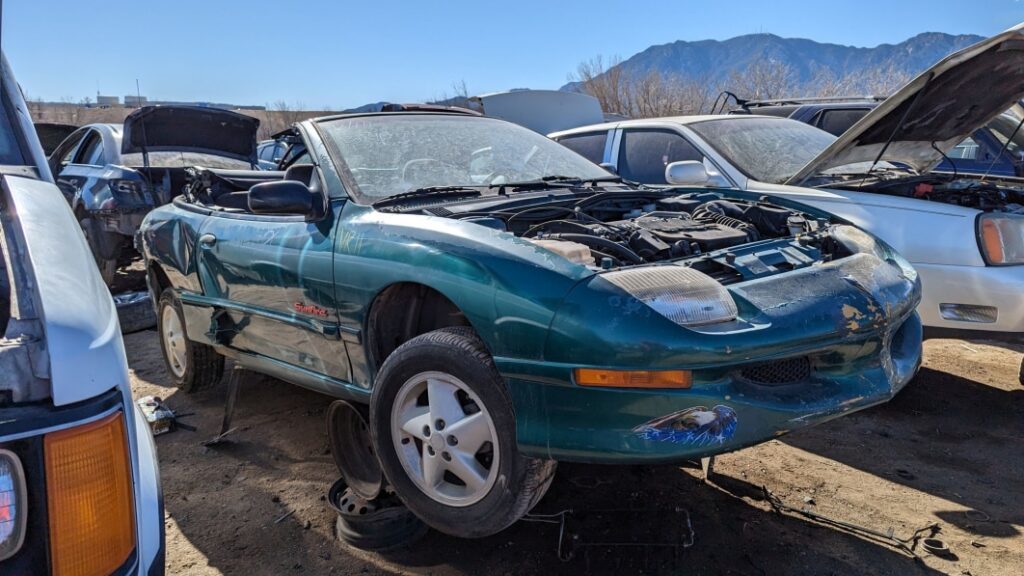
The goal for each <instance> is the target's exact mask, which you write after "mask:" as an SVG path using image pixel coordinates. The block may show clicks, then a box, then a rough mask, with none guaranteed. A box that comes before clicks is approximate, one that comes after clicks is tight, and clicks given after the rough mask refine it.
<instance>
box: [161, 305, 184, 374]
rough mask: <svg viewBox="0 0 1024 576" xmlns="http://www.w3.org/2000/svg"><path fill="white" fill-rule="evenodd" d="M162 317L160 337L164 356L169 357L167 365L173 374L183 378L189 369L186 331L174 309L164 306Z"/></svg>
mask: <svg viewBox="0 0 1024 576" xmlns="http://www.w3.org/2000/svg"><path fill="white" fill-rule="evenodd" d="M162 316H163V318H162V320H163V321H162V322H161V323H160V324H161V326H162V330H161V334H160V335H161V336H162V337H163V341H164V355H165V356H167V364H168V365H169V366H170V367H171V372H173V373H174V375H175V376H177V377H178V378H181V377H183V376H184V375H185V370H186V369H187V368H188V365H187V364H186V362H187V360H186V356H185V331H184V330H182V328H181V320H179V319H178V313H177V312H175V311H174V308H172V307H170V306H164V311H163V313H162Z"/></svg>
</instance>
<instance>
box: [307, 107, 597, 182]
mask: <svg viewBox="0 0 1024 576" xmlns="http://www.w3.org/2000/svg"><path fill="white" fill-rule="evenodd" d="M320 127H321V129H322V131H323V133H324V135H325V138H326V139H327V140H328V141H330V142H332V143H333V144H334V146H335V147H336V148H337V150H338V152H340V153H341V159H342V161H343V162H344V164H345V167H346V168H347V169H348V171H349V172H350V173H351V174H352V178H353V180H355V183H356V186H357V187H358V190H356V191H355V193H356V195H357V196H359V197H360V198H361V199H363V200H369V201H371V202H372V201H373V200H376V199H380V198H385V197H388V196H393V195H395V194H400V193H402V192H411V191H414V190H418V189H423V188H429V187H435V186H466V187H475V186H494V185H500V184H510V183H518V182H529V181H537V180H540V179H542V178H545V177H554V176H566V177H571V178H579V179H580V180H593V179H602V178H611V177H612V175H611V174H609V173H608V172H606V171H605V170H603V169H602V168H599V167H598V166H596V165H594V164H592V163H591V162H590V161H589V160H587V159H586V158H584V157H582V156H580V155H578V154H576V153H575V152H573V151H571V150H569V149H568V148H565V147H564V146H562V145H561V144H558V143H556V142H554V141H552V140H549V139H547V138H545V137H544V136H542V135H540V134H538V133H536V132H533V131H531V130H527V129H526V128H523V127H521V126H517V125H515V124H511V123H508V122H503V121H501V120H495V119H491V118H480V117H477V116H455V115H440V114H432V115H427V114H421V115H413V114H395V115H381V116H364V117H354V118H341V119H336V120H329V121H325V122H322V123H321V124H320Z"/></svg>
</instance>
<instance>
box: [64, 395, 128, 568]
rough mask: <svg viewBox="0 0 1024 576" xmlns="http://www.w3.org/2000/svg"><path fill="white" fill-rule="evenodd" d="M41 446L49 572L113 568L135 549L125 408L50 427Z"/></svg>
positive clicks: (126, 558) (120, 563) (117, 566)
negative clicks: (91, 419) (87, 420)
mask: <svg viewBox="0 0 1024 576" xmlns="http://www.w3.org/2000/svg"><path fill="white" fill-rule="evenodd" d="M44 451H45V454H46V497H47V501H48V502H47V508H48V509H49V519H50V558H51V560H52V562H53V575H54V576H86V575H93V574H110V573H111V572H113V571H115V570H117V569H118V568H119V567H120V566H121V565H122V564H124V563H125V561H126V560H128V557H129V555H130V554H131V553H132V550H134V549H135V513H134V510H133V509H132V503H133V501H134V498H133V497H132V478H131V467H130V465H129V462H128V438H127V436H126V431H125V421H124V414H122V413H121V412H118V413H116V414H112V415H110V416H108V417H106V418H102V419H100V420H98V421H96V422H90V423H89V424H85V425H83V426H76V427H74V428H69V429H67V430H60V431H57V432H51V433H50V434H47V435H46V437H45V440H44Z"/></svg>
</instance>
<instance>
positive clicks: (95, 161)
mask: <svg viewBox="0 0 1024 576" xmlns="http://www.w3.org/2000/svg"><path fill="white" fill-rule="evenodd" d="M104 154H105V149H104V146H103V136H102V135H101V134H100V133H99V132H98V131H96V130H94V129H92V128H87V129H86V130H84V131H83V134H82V139H81V143H79V144H78V145H77V147H76V148H75V150H74V152H73V153H72V154H71V155H70V156H68V158H70V161H68V162H66V163H65V162H64V159H63V158H62V159H61V171H60V173H59V175H58V176H57V185H58V187H60V189H61V191H62V192H63V193H64V195H65V196H66V197H68V198H69V200H70V201H71V207H72V208H75V209H77V208H78V207H79V206H82V207H84V208H85V209H86V210H95V209H97V208H99V207H100V203H101V202H102V201H103V199H105V198H107V197H109V190H108V189H107V187H106V183H105V182H103V181H102V180H103V177H102V173H103V166H104V164H105V163H106V162H105V161H104Z"/></svg>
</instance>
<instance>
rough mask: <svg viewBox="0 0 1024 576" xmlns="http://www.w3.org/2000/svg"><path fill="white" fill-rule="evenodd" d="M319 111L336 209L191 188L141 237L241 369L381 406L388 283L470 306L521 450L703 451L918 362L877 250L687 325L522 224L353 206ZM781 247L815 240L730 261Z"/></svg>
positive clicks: (783, 427) (879, 387)
mask: <svg viewBox="0 0 1024 576" xmlns="http://www.w3.org/2000/svg"><path fill="white" fill-rule="evenodd" d="M334 121H344V120H343V119H342V120H334ZM317 122H318V121H315V120H314V121H308V122H305V123H303V124H302V125H300V126H299V128H298V130H299V133H300V134H301V135H302V137H303V139H304V141H305V142H306V145H307V147H308V149H309V150H311V151H312V157H313V158H314V159H315V162H316V165H317V169H318V173H319V175H320V180H321V182H323V183H324V186H325V187H326V192H327V194H326V205H327V209H326V210H325V214H324V216H323V217H322V218H318V219H315V220H313V221H309V220H308V219H307V218H306V217H303V216H267V215H256V214H249V213H235V212H224V211H219V210H215V209H208V208H203V207H201V206H198V205H196V204H195V203H193V202H189V201H187V200H186V199H185V198H183V197H179V198H177V199H175V200H174V202H172V203H171V204H168V205H166V206H163V207H160V208H158V209H156V210H154V211H153V212H151V213H150V214H149V216H148V217H147V219H146V221H145V222H144V224H143V226H142V228H141V231H140V246H141V249H142V251H143V254H144V257H145V260H146V262H147V266H148V267H149V269H150V271H151V274H149V281H150V284H151V290H153V291H154V292H156V291H158V290H159V289H160V288H161V287H163V286H164V285H168V284H169V285H170V286H171V287H173V288H174V289H175V291H176V292H177V293H178V295H179V299H180V301H181V303H182V305H183V310H184V315H185V324H186V332H187V334H188V337H189V338H190V339H191V340H194V341H196V342H202V343H205V344H209V345H212V346H214V347H215V348H216V349H217V350H218V351H219V352H221V353H222V354H224V355H226V356H229V357H231V358H234V359H235V361H236V362H238V363H240V364H241V365H243V366H246V367H249V368H251V369H254V370H256V371H260V372H264V373H267V374H270V375H272V376H275V377H278V378H281V379H283V380H286V381H290V382H293V383H295V384H298V385H302V386H305V387H308V388H311V389H314V390H318V391H320V392H323V393H325V394H329V395H332V396H336V397H339V398H343V399H348V400H353V401H357V402H368V401H369V397H370V394H371V392H372V389H373V379H374V375H375V370H376V368H375V367H376V366H378V365H379V362H380V361H382V359H381V358H374V351H373V349H372V346H371V345H370V344H371V342H372V341H373V336H374V334H373V332H372V331H373V329H374V328H373V326H372V325H371V324H370V318H371V316H372V313H371V312H372V311H373V310H374V306H375V305H377V304H380V302H381V300H380V298H381V295H382V294H384V293H385V292H386V290H387V289H388V288H389V287H394V286H400V285H411V286H423V287H426V288H429V289H431V290H433V291H436V292H437V293H439V294H441V295H442V296H444V297H445V298H447V299H448V300H449V301H450V302H451V303H452V304H454V306H455V307H457V309H458V310H459V311H460V312H461V313H462V315H463V316H464V318H465V319H466V321H467V322H468V323H469V324H470V325H471V326H472V328H473V329H474V330H475V331H476V333H477V334H478V335H479V337H480V338H481V339H482V341H483V342H484V343H485V344H486V346H487V348H488V350H489V351H490V353H491V354H492V356H493V358H494V361H495V365H496V366H497V368H498V370H499V372H500V373H501V375H502V376H503V377H504V379H505V381H506V383H507V385H508V389H509V391H510V395H511V397H512V400H513V404H514V410H515V415H516V421H517V441H518V445H519V448H520V450H521V451H522V452H523V453H524V454H526V455H529V456H536V457H543V458H551V459H556V460H579V461H590V462H608V463H638V462H673V461H680V460H688V459H692V458H695V457H700V456H706V455H711V454H715V453H721V452H727V451H731V450H736V449H739V448H742V447H745V446H749V445H752V444H756V443H758V442H763V441H765V440H768V439H771V438H774V437H777V436H778V435H780V434H783V433H785V432H788V431H791V430H794V429H797V428H800V427H803V426H808V425H812V424H817V423H820V422H824V421H827V420H829V419H831V418H834V417H837V416H840V415H842V414H845V413H849V412H851V411H854V410H858V409H862V408H866V407H868V406H872V405H875V404H878V403H881V402H885V401H887V400H889V399H890V398H892V396H894V395H895V394H896V393H897V392H898V391H899V390H900V389H901V388H902V387H903V386H904V385H905V384H906V383H907V382H908V381H909V380H910V379H911V378H912V377H913V375H914V374H915V373H916V371H917V368H918V367H919V364H920V358H921V326H920V321H919V319H918V317H917V314H916V313H915V311H914V309H915V306H916V305H917V303H918V301H919V299H920V284H919V281H918V280H917V278H916V275H914V274H913V273H912V271H909V272H908V271H907V269H904V268H902V267H901V266H897V265H896V264H895V263H894V261H893V259H894V258H895V259H897V260H898V256H895V255H893V256H892V258H889V259H888V261H886V260H883V259H882V258H880V257H879V255H878V254H877V253H869V252H864V253H858V254H853V255H850V256H847V257H845V258H841V259H836V260H833V261H832V262H828V263H824V264H821V263H818V264H815V265H809V266H805V267H800V268H797V269H794V270H791V271H788V272H783V273H779V274H774V275H769V276H766V277H762V278H757V279H753V280H747V281H743V282H736V283H732V284H729V285H727V286H726V288H727V289H728V291H729V293H730V295H731V296H732V298H733V300H734V301H735V302H736V305H737V308H738V311H739V313H738V317H737V319H735V320H733V321H730V322H725V323H719V324H711V325H706V326H700V327H683V326H680V325H678V324H676V323H674V322H672V321H670V320H669V319H667V318H666V317H664V316H662V315H660V314H658V313H656V312H655V311H654V310H653V309H651V308H650V307H648V306H647V305H646V304H644V303H642V302H640V301H639V300H638V299H636V298H634V297H633V296H631V295H629V294H627V293H626V292H624V291H623V290H622V289H620V288H618V287H617V286H615V285H614V284H612V283H611V282H609V281H607V280H606V279H605V278H604V277H603V271H602V270H599V269H596V268H593V267H587V266H584V265H581V264H576V263H572V262H570V261H569V260H567V259H566V258H563V257H561V256H559V255H557V254H555V253H553V252H550V251H548V250H546V249H543V248H540V247H538V246H537V245H536V244H533V243H531V242H529V241H527V240H524V239H522V238H519V237H516V236H514V235H513V234H511V233H509V232H504V231H500V230H496V229H494V228H490V227H487V226H484V225H481V224H478V223H474V222H471V221H466V220H457V219H452V218H447V217H442V216H433V215H425V214H411V213H399V212H390V211H384V210H379V209H375V208H373V207H372V206H368V205H365V204H364V203H362V202H357V201H356V200H355V199H354V198H353V197H350V195H349V194H348V193H347V192H346V187H347V186H346V184H345V182H347V181H348V180H347V179H346V177H345V175H344V171H343V170H342V169H340V168H339V163H338V161H337V151H328V150H329V148H330V147H329V146H328V145H326V144H325V143H324V142H323V141H322V140H321V134H320V132H319V131H318V128H317V126H316V123H317ZM349 185H350V184H349ZM707 192H709V193H713V194H717V195H719V196H720V197H722V198H734V199H748V200H749V199H754V198H755V197H754V196H753V195H751V194H747V193H743V192H739V191H732V190H707ZM773 202H774V203H775V204H778V205H788V206H791V207H796V208H798V209H799V210H801V211H803V212H805V213H808V214H812V215H815V216H816V217H820V218H822V219H829V218H830V216H829V215H827V214H823V213H820V212H816V211H815V210H813V209H811V208H809V207H806V206H802V205H799V204H796V203H787V202H786V201H779V200H773ZM833 221H835V220H834V219H833ZM883 247H884V246H883ZM768 249H771V250H791V251H792V250H798V249H799V246H797V244H796V243H795V240H794V239H780V240H764V241H761V242H758V243H753V244H748V245H744V246H739V247H736V248H735V249H732V250H731V251H730V253H729V256H730V258H736V259H739V260H742V259H743V258H744V257H745V256H746V255H748V254H755V253H757V252H758V251H762V252H763V251H765V250H768ZM794 254H795V252H794ZM654 265H672V264H654ZM392 313H394V314H399V315H402V314H410V311H406V310H393V311H392ZM794 358H798V359H800V360H799V361H800V362H806V363H807V365H808V366H809V375H808V376H807V377H806V378H804V379H803V380H802V381H800V382H798V383H794V384H789V385H786V386H763V385H759V384H757V383H755V382H752V381H751V380H750V379H749V378H748V377H746V376H745V375H744V374H745V373H744V370H748V369H753V368H757V367H759V366H762V365H764V364H765V363H767V362H771V361H780V360H790V359H794ZM580 367H593V368H605V369H617V370H692V373H693V385H692V387H691V388H689V389H680V390H639V389H622V388H619V389H615V388H589V387H584V386H580V385H577V384H576V383H575V381H574V377H573V374H574V369H576V368H580Z"/></svg>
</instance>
